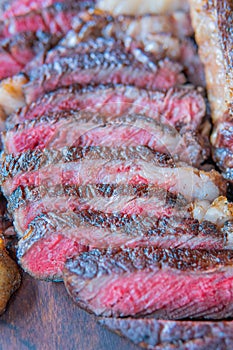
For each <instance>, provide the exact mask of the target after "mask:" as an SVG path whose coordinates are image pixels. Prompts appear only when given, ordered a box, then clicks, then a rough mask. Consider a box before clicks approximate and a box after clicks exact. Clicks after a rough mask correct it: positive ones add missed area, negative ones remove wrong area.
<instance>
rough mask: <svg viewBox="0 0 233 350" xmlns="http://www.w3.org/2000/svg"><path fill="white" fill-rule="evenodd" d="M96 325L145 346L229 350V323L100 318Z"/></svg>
mask: <svg viewBox="0 0 233 350" xmlns="http://www.w3.org/2000/svg"><path fill="white" fill-rule="evenodd" d="M99 322H100V324H101V325H103V326H105V327H107V328H108V329H109V330H111V331H113V332H116V333H117V334H120V335H122V336H124V337H126V338H127V339H129V340H131V341H132V342H133V343H134V344H136V345H139V346H141V347H143V348H146V349H156V350H171V349H179V350H191V349H192V350H207V349H208V350H210V349H211V350H216V349H225V350H231V348H232V342H233V335H232V330H233V323H232V321H228V322H226V321H225V322H224V321H221V322H208V321H203V322H200V321H198V322H197V321H196V322H195V321H166V320H156V319H145V318H140V319H133V318H126V319H121V318H106V317H105V318H102V319H101V320H100V321H99Z"/></svg>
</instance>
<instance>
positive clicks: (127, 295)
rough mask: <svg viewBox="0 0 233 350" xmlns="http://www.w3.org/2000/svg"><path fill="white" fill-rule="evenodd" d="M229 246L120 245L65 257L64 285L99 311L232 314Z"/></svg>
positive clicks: (169, 315)
mask: <svg viewBox="0 0 233 350" xmlns="http://www.w3.org/2000/svg"><path fill="white" fill-rule="evenodd" d="M232 262H233V253H232V250H228V251H227V250H226V251H215V250H213V251H209V250H208V251H201V250H193V249H192V250H189V249H175V250H172V249H155V248H153V247H148V248H142V247H139V248H135V249H130V248H125V249H114V250H111V249H108V250H103V251H100V250H97V249H96V250H92V251H90V252H86V253H83V254H80V255H79V256H77V257H73V258H72V259H70V260H69V261H68V262H67V264H66V268H65V271H64V280H65V285H66V288H67V290H68V292H69V293H70V295H71V296H72V298H73V299H74V301H75V302H76V303H77V304H78V305H79V306H81V307H82V308H85V309H87V310H88V311H90V312H93V313H95V314H96V315H98V316H100V315H102V316H116V317H119V316H120V317H125V316H129V315H131V316H140V315H152V314H153V315H155V316H156V317H159V318H170V319H185V318H196V319H198V318H204V319H223V318H226V317H232V313H233V307H232V294H231V293H229V291H230V290H231V289H232V286H233V277H232Z"/></svg>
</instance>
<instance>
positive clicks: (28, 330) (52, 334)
mask: <svg viewBox="0 0 233 350" xmlns="http://www.w3.org/2000/svg"><path fill="white" fill-rule="evenodd" d="M126 349H127V350H136V349H138V347H136V346H135V345H133V344H132V343H130V342H128V341H127V340H125V339H123V338H121V337H118V336H117V335H115V334H113V333H111V332H109V331H108V330H106V329H104V328H103V327H101V326H100V325H99V324H97V322H96V319H95V317H94V316H92V315H89V314H88V313H86V312H84V311H82V310H80V309H79V308H78V307H77V306H76V305H75V304H74V303H73V302H72V300H71V298H70V297H69V296H68V295H67V293H66V291H65V287H64V285H63V284H62V283H51V282H42V281H36V280H34V279H32V278H31V277H29V276H27V275H25V276H24V278H23V283H22V286H21V287H20V289H19V290H18V292H17V293H16V294H15V295H14V296H13V298H12V299H11V301H10V303H9V306H8V309H7V311H6V313H5V314H4V315H2V316H1V317H0V350H126Z"/></svg>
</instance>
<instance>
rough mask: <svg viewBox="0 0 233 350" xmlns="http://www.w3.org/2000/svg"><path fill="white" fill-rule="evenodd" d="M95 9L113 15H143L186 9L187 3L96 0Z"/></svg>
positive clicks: (177, 1) (175, 1) (173, 1)
mask: <svg viewBox="0 0 233 350" xmlns="http://www.w3.org/2000/svg"><path fill="white" fill-rule="evenodd" d="M96 6H97V8H100V9H101V10H104V11H106V10H107V11H109V12H110V13H113V14H114V15H119V14H133V15H138V14H143V13H166V12H171V11H174V10H178V9H187V2H186V1H184V0H160V1H151V0H144V1H143V2H142V1H141V0H137V1H135V0H128V1H127V2H126V1H123V0H120V1H119V0H98V1H97V3H96Z"/></svg>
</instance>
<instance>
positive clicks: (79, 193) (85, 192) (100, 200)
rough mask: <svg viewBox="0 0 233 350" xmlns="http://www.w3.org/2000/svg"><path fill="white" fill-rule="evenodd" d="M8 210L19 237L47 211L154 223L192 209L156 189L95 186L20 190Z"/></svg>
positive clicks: (145, 186)
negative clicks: (135, 218)
mask: <svg viewBox="0 0 233 350" xmlns="http://www.w3.org/2000/svg"><path fill="white" fill-rule="evenodd" d="M51 199H52V200H51ZM8 210H9V211H10V212H11V213H12V215H13V217H14V225H15V227H16V229H17V231H18V234H21V235H22V234H23V233H24V231H25V230H26V229H27V227H28V224H29V223H30V222H31V221H32V220H33V219H34V218H35V217H37V216H39V215H41V214H42V213H47V212H48V211H59V212H66V211H67V210H68V211H74V212H77V211H81V210H97V211H103V212H105V213H117V212H118V213H121V214H127V215H134V214H135V215H139V214H140V215H148V216H150V217H151V216H152V217H153V218H154V219H156V218H162V217H171V216H173V215H175V216H177V217H178V216H179V217H182V218H185V217H186V218H188V217H191V212H192V210H193V206H192V204H189V203H188V202H187V201H186V200H185V198H184V197H183V196H181V195H179V194H178V195H175V194H173V193H170V192H168V191H165V190H163V189H159V188H157V187H155V186H150V185H112V184H93V185H87V186H75V185H73V186H63V185H57V186H54V187H52V188H51V187H50V188H46V187H44V186H40V187H18V188H17V189H16V190H15V191H14V192H13V193H12V195H11V196H10V197H9V201H8Z"/></svg>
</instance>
